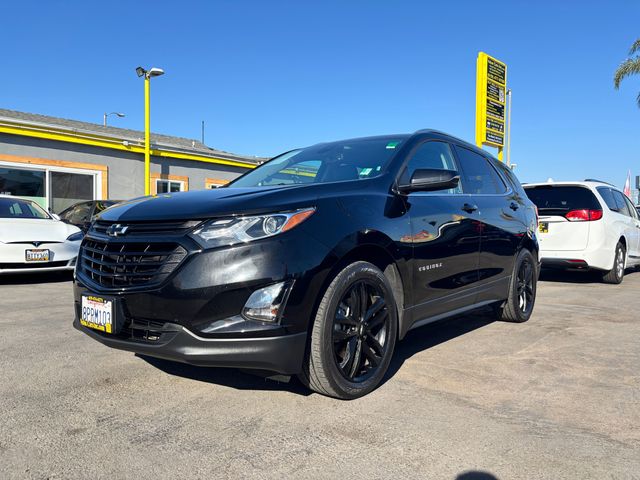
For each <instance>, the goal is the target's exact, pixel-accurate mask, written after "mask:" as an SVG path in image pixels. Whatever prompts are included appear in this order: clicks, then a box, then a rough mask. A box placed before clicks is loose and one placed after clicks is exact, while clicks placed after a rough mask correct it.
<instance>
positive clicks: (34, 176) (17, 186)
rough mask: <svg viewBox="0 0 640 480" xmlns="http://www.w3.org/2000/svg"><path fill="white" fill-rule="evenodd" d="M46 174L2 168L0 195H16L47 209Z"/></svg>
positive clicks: (0, 172)
mask: <svg viewBox="0 0 640 480" xmlns="http://www.w3.org/2000/svg"><path fill="white" fill-rule="evenodd" d="M45 185H46V172H45V171H44V170H42V171H39V170H27V169H22V168H13V167H0V195H16V196H19V197H23V198H28V199H29V200H33V201H34V202H36V203H37V204H38V205H40V206H41V207H42V208H45V209H46V208H47V201H46V191H45Z"/></svg>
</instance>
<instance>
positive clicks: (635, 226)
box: [622, 195, 640, 260]
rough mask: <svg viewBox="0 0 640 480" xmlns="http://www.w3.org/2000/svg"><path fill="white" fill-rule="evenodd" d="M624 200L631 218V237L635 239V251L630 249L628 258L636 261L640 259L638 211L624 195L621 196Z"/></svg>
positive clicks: (639, 220) (639, 219)
mask: <svg viewBox="0 0 640 480" xmlns="http://www.w3.org/2000/svg"><path fill="white" fill-rule="evenodd" d="M622 197H623V198H624V201H625V202H626V204H627V208H628V209H629V214H630V217H631V225H632V227H631V230H632V231H633V234H632V235H633V236H634V237H635V238H636V241H635V242H634V243H635V249H633V250H632V249H630V250H629V252H630V256H632V257H634V260H637V259H638V258H640V217H639V216H638V211H637V210H636V208H635V206H634V205H633V203H631V200H629V197H627V196H626V195H623V196H622Z"/></svg>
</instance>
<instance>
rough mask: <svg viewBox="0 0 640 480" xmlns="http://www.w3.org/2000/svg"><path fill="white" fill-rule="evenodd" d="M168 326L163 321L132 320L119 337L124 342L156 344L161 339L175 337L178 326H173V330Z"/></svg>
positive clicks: (123, 328)
mask: <svg viewBox="0 0 640 480" xmlns="http://www.w3.org/2000/svg"><path fill="white" fill-rule="evenodd" d="M166 325H167V324H166V323H165V322H162V321H153V320H145V319H140V320H139V319H136V320H130V321H128V322H127V323H126V324H125V325H124V326H123V327H122V329H121V330H120V332H119V333H118V334H117V336H118V338H121V339H123V340H132V341H135V342H149V343H156V342H158V341H160V339H161V338H163V339H167V337H170V336H173V335H175V331H177V329H178V326H177V325H175V324H171V326H170V327H171V328H167V327H166ZM163 335H164V337H163Z"/></svg>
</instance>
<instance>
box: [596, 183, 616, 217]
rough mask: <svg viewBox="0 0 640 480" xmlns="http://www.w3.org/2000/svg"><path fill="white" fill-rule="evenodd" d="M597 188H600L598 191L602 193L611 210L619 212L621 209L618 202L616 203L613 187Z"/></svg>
mask: <svg viewBox="0 0 640 480" xmlns="http://www.w3.org/2000/svg"><path fill="white" fill-rule="evenodd" d="M596 190H598V193H599V194H600V196H601V197H602V199H603V200H604V203H606V204H607V207H609V210H611V211H613V212H618V211H619V209H618V204H617V203H616V201H615V199H614V198H613V193H611V189H610V188H607V187H598V188H597V189H596Z"/></svg>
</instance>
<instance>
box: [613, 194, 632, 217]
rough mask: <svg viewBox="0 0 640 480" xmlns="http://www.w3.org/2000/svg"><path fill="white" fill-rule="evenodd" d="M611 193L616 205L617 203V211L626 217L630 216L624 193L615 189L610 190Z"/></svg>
mask: <svg viewBox="0 0 640 480" xmlns="http://www.w3.org/2000/svg"><path fill="white" fill-rule="evenodd" d="M611 193H612V194H613V198H614V199H615V201H616V205H618V211H619V212H620V213H621V214H623V215H626V216H627V217H630V216H631V212H630V211H629V208H628V207H627V203H626V202H625V201H624V195H623V194H622V193H620V192H619V191H617V190H613V189H612V190H611Z"/></svg>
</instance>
